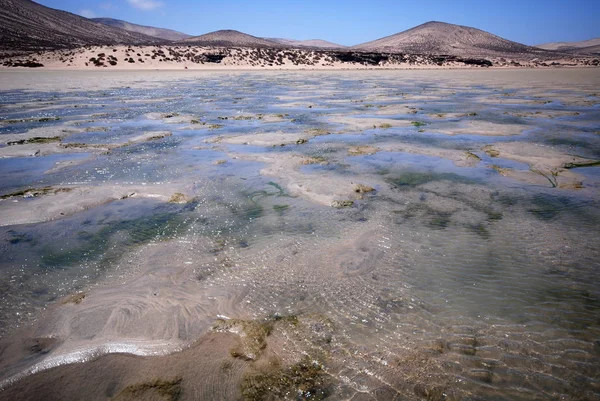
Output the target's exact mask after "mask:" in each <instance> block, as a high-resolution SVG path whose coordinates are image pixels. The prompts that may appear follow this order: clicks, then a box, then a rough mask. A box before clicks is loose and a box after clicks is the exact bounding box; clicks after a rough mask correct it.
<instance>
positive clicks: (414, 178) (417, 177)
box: [386, 171, 474, 188]
mask: <svg viewBox="0 0 600 401" xmlns="http://www.w3.org/2000/svg"><path fill="white" fill-rule="evenodd" d="M386 181H387V182H388V183H389V184H391V185H392V186H393V187H395V188H402V187H417V186H419V185H423V184H426V183H428V182H433V181H452V182H459V183H464V184H472V183H474V181H473V180H471V179H469V178H466V177H463V176H461V175H458V174H454V173H434V172H420V171H406V172H404V173H402V174H400V175H399V176H396V177H390V178H387V179H386Z"/></svg>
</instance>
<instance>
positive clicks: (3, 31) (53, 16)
mask: <svg viewBox="0 0 600 401" xmlns="http://www.w3.org/2000/svg"><path fill="white" fill-rule="evenodd" d="M161 42H164V41H162V40H160V39H157V38H153V37H150V36H146V35H142V34H140V33H134V32H129V31H126V30H124V29H119V28H113V27H109V26H106V25H103V24H99V23H97V22H94V21H91V20H89V19H87V18H83V17H80V16H79V15H75V14H71V13H69V12H66V11H61V10H55V9H53V8H49V7H45V6H42V5H41V4H37V3H35V2H33V1H30V0H0V48H3V49H19V50H27V49H40V48H50V49H53V48H65V47H75V46H82V45H89V44H120V43H122V44H146V43H148V44H150V43H161Z"/></svg>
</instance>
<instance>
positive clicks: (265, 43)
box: [179, 29, 282, 47]
mask: <svg viewBox="0 0 600 401" xmlns="http://www.w3.org/2000/svg"><path fill="white" fill-rule="evenodd" d="M179 43H183V44H193V45H200V46H222V47H282V45H281V44H280V43H277V42H273V41H270V40H266V39H262V38H257V37H256V36H252V35H248V34H246V33H243V32H239V31H234V30H230V29H229V30H221V31H215V32H210V33H206V34H204V35H200V36H192V37H190V38H187V39H184V40H181V41H179Z"/></svg>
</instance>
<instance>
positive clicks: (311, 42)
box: [264, 38, 347, 49]
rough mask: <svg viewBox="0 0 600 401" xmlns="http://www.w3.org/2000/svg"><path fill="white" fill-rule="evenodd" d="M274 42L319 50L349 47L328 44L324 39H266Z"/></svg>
mask: <svg viewBox="0 0 600 401" xmlns="http://www.w3.org/2000/svg"><path fill="white" fill-rule="evenodd" d="M264 39H266V40H270V41H272V42H277V43H280V44H282V45H286V46H291V47H295V46H300V47H313V48H318V49H344V48H346V47H347V46H344V45H339V44H337V43H333V42H328V41H326V40H322V39H308V40H296V39H284V38H264Z"/></svg>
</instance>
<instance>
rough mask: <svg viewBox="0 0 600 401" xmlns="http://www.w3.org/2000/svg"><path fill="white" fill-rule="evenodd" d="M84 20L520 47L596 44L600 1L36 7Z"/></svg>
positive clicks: (105, 2) (166, 1)
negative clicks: (467, 36)
mask: <svg viewBox="0 0 600 401" xmlns="http://www.w3.org/2000/svg"><path fill="white" fill-rule="evenodd" d="M37 1H38V2H39V3H41V4H43V5H45V6H48V7H52V8H58V9H61V10H66V11H70V12H73V13H76V14H80V15H84V16H86V17H110V18H117V19H122V20H125V21H129V22H133V23H136V24H141V25H151V26H157V27H161V28H170V29H175V30H178V31H181V32H185V33H188V34H191V35H201V34H204V33H207V32H211V31H216V30H219V29H236V30H239V31H242V32H245V33H248V34H251V35H254V36H261V37H281V38H290V39H325V40H329V41H332V42H335V43H339V44H343V45H355V44H358V43H363V42H367V41H370V40H374V39H379V38H380V37H383V36H387V35H392V34H394V33H398V32H401V31H404V30H406V29H409V28H412V27H414V26H416V25H419V24H421V23H424V22H427V21H432V20H435V21H444V22H449V23H453V24H459V25H467V26H472V27H475V28H479V29H483V30H485V31H488V32H491V33H493V34H495V35H498V36H501V37H504V38H506V39H509V40H514V41H516V42H520V43H525V44H528V45H535V44H541V43H546V42H556V41H580V40H586V39H591V38H596V37H600V22H599V21H600V19H599V17H598V16H600V0H504V1H502V0H367V1H365V0H362V1H359V0H304V1H301V0H255V1H243V0H222V1H203V0H37Z"/></svg>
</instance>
